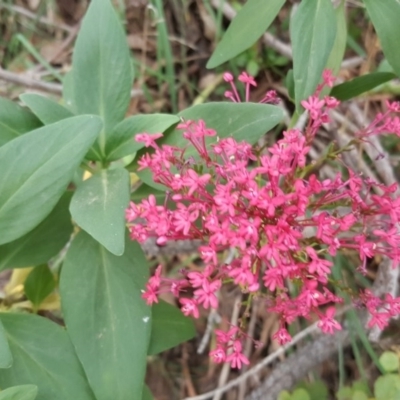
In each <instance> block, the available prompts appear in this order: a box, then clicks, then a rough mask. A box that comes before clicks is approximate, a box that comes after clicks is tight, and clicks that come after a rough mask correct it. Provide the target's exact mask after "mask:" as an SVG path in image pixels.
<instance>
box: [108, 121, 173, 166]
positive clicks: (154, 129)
mask: <svg viewBox="0 0 400 400" xmlns="http://www.w3.org/2000/svg"><path fill="white" fill-rule="evenodd" d="M178 122H179V118H178V117H177V116H176V115H169V114H147V115H134V116H133V117H129V118H126V119H124V120H123V121H122V122H120V123H119V124H118V125H117V126H116V127H115V128H114V130H113V132H112V134H111V135H110V138H109V141H108V142H107V146H106V153H107V160H108V161H114V160H118V159H120V158H122V157H125V156H127V155H129V154H133V153H135V152H136V151H138V150H139V149H141V148H142V147H144V144H143V143H139V142H136V141H135V135H136V134H138V133H163V132H165V131H166V130H167V129H168V128H170V127H171V126H172V125H174V124H177V123H178Z"/></svg>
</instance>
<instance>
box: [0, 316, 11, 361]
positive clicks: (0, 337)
mask: <svg viewBox="0 0 400 400" xmlns="http://www.w3.org/2000/svg"><path fill="white" fill-rule="evenodd" d="M12 362H13V358H12V354H11V351H10V346H9V345H8V340H7V336H6V332H5V331H4V328H3V324H2V323H1V320H0V368H9V367H11V365H12Z"/></svg>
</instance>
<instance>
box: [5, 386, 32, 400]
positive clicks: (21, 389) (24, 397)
mask: <svg viewBox="0 0 400 400" xmlns="http://www.w3.org/2000/svg"><path fill="white" fill-rule="evenodd" d="M37 394H38V387H37V386H35V385H21V386H14V387H10V388H8V389H6V390H2V391H1V392H0V400H35V399H36V396H37Z"/></svg>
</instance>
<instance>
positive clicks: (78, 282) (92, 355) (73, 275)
mask: <svg viewBox="0 0 400 400" xmlns="http://www.w3.org/2000/svg"><path fill="white" fill-rule="evenodd" d="M147 278H148V266H147V262H146V259H145V257H144V255H143V251H142V249H141V248H140V246H139V245H138V244H137V243H136V242H132V241H131V240H129V239H128V238H127V240H126V243H125V253H124V254H123V255H122V256H120V257H116V256H114V255H113V254H111V253H109V252H108V251H107V250H106V249H105V248H104V247H103V246H101V245H100V244H99V243H98V242H96V241H95V240H93V239H92V238H91V236H89V235H88V234H86V233H85V232H80V233H79V234H78V235H77V236H76V237H75V239H74V240H73V242H72V244H71V247H70V248H69V250H68V253H67V256H66V259H65V262H64V265H63V269H62V272H61V279H60V290H61V301H62V309H63V312H64V319H65V322H66V325H67V329H68V332H69V335H70V337H71V340H72V342H73V344H74V346H75V349H76V352H77V354H78V357H79V359H80V361H81V363H82V365H83V368H84V369H85V372H86V375H87V376H88V380H89V382H90V385H91V386H92V388H93V391H94V392H95V395H96V399H97V400H110V399H140V398H141V396H142V390H143V380H144V375H145V371H146V354H147V348H148V344H149V339H150V331H151V310H150V308H149V307H148V306H147V305H146V304H145V303H144V301H143V299H142V297H141V294H142V293H141V289H143V287H144V285H145V283H146V281H147ZM70 398H71V399H72V398H73V397H72V396H71V397H70Z"/></svg>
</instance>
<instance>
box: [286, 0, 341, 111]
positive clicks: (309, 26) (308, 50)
mask: <svg viewBox="0 0 400 400" xmlns="http://www.w3.org/2000/svg"><path fill="white" fill-rule="evenodd" d="M335 35H336V17H335V10H334V9H333V6H332V2H331V0H302V2H301V3H300V5H299V7H298V9H297V10H296V12H295V13H294V16H293V17H292V19H291V22H290V37H291V40H292V44H293V76H294V85H295V97H296V108H297V109H299V107H300V102H301V101H302V100H304V99H306V98H307V97H308V96H310V95H311V94H312V93H313V92H314V91H315V89H316V87H317V85H318V83H319V81H320V80H321V77H322V72H323V70H324V68H325V66H326V63H327V61H328V58H329V55H330V54H331V51H332V48H333V44H334V42H335Z"/></svg>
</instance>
